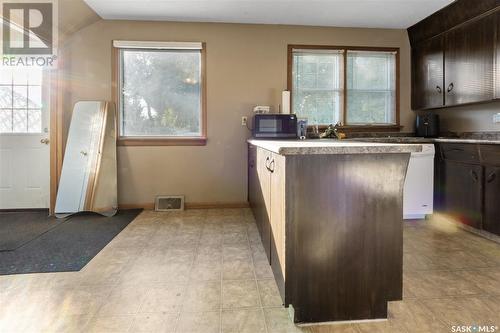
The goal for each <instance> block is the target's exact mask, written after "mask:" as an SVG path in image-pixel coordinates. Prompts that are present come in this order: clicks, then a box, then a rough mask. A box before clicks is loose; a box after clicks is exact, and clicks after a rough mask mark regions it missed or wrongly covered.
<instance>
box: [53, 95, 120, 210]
mask: <svg viewBox="0 0 500 333" xmlns="http://www.w3.org/2000/svg"><path fill="white" fill-rule="evenodd" d="M117 197H118V192H117V171H116V114H115V107H114V104H113V103H109V102H104V101H83V102H78V103H76V104H75V107H74V108H73V115H72V117H71V124H70V127H69V133H68V139H67V142H66V149H65V152H64V160H63V166H62V170H61V178H60V180H59V187H58V191H57V198H56V207H55V214H56V216H57V217H66V216H68V215H71V214H74V213H77V212H82V211H89V212H96V213H99V214H102V215H105V216H113V215H115V214H116V212H117V206H118V199H117Z"/></svg>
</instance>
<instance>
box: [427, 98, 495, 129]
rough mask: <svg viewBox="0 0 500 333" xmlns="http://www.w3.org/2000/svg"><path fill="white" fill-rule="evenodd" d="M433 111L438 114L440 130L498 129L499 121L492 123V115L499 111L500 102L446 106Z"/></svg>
mask: <svg viewBox="0 0 500 333" xmlns="http://www.w3.org/2000/svg"><path fill="white" fill-rule="evenodd" d="M435 112H436V113H437V114H438V115H439V118H440V124H441V130H442V131H451V132H484V131H500V123H493V115H494V114H495V113H499V112H500V102H492V103H485V104H478V105H468V106H461V107H454V108H446V109H441V110H437V111H435Z"/></svg>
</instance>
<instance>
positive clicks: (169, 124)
mask: <svg viewBox="0 0 500 333" xmlns="http://www.w3.org/2000/svg"><path fill="white" fill-rule="evenodd" d="M114 45H115V47H117V48H118V50H119V52H118V53H119V82H118V86H119V96H118V105H119V131H120V139H122V140H123V139H124V140H125V142H127V139H128V142H129V143H130V142H133V141H134V140H135V142H136V143H138V144H141V145H142V144H144V145H148V144H151V142H154V143H155V144H161V143H162V142H163V143H166V144H168V142H169V141H170V142H171V143H172V142H174V144H175V143H180V144H190V143H189V142H191V143H192V144H204V140H205V124H204V122H205V119H204V110H203V108H204V103H203V98H204V96H203V95H204V94H203V88H204V87H203V85H204V82H203V78H204V75H203V68H202V67H203V66H202V62H203V61H202V60H203V59H202V52H203V48H202V44H201V43H154V42H123V41H115V42H114Z"/></svg>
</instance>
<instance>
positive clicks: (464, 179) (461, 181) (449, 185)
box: [442, 160, 483, 229]
mask: <svg viewBox="0 0 500 333" xmlns="http://www.w3.org/2000/svg"><path fill="white" fill-rule="evenodd" d="M442 172H443V186H444V191H443V192H444V198H443V205H444V210H445V212H446V213H447V214H449V215H451V216H452V217H454V218H456V219H457V220H458V221H460V222H461V223H464V224H467V225H469V226H471V227H474V228H478V229H480V228H481V225H482V197H483V186H482V182H483V168H482V166H480V165H472V164H464V163H460V162H454V161H449V160H445V163H444V170H442Z"/></svg>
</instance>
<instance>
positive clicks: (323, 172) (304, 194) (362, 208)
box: [248, 140, 422, 323]
mask: <svg viewBox="0 0 500 333" xmlns="http://www.w3.org/2000/svg"><path fill="white" fill-rule="evenodd" d="M248 147H249V150H248V151H249V155H248V162H249V163H248V199H249V202H250V205H251V208H252V211H253V213H254V216H255V219H256V222H257V226H258V229H259V232H260V235H261V240H262V243H263V245H264V248H265V251H266V255H267V257H268V260H269V263H270V265H271V267H272V270H273V273H274V277H275V279H276V282H277V285H278V288H279V291H280V294H281V297H282V300H283V304H284V305H285V306H287V307H288V308H289V313H290V315H291V317H292V318H293V320H294V322H296V323H314V322H329V321H346V320H364V319H381V318H386V317H387V302H388V301H393V300H400V299H402V284H403V282H402V280H403V279H402V271H403V225H402V218H403V208H402V202H403V185H404V180H405V175H406V169H407V166H408V161H409V158H410V154H411V153H412V152H418V151H420V150H421V149H422V147H421V145H419V144H390V143H389V144H388V143H362V142H345V141H338V140H305V141H298V140H297V141H276V140H249V141H248Z"/></svg>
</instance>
